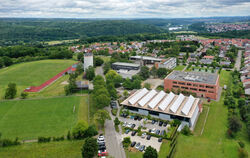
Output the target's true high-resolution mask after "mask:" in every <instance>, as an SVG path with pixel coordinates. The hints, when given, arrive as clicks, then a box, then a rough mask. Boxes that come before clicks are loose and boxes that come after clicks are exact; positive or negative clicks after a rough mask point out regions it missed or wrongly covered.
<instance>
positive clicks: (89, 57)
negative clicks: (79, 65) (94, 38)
mask: <svg viewBox="0 0 250 158" xmlns="http://www.w3.org/2000/svg"><path fill="white" fill-rule="evenodd" d="M90 66H94V61H93V54H92V53H84V64H83V67H84V71H85V70H86V69H87V68H89V67H90Z"/></svg>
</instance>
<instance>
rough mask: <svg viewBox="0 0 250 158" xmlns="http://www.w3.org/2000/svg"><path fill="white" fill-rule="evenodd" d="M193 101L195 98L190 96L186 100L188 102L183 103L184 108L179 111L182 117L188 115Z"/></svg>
mask: <svg viewBox="0 0 250 158" xmlns="http://www.w3.org/2000/svg"><path fill="white" fill-rule="evenodd" d="M194 100H195V98H194V97H193V96H192V95H190V96H189V98H188V101H187V102H186V103H185V105H184V107H183V108H182V110H181V112H182V113H183V114H184V115H188V113H189V111H190V109H191V107H192V105H193V103H194Z"/></svg>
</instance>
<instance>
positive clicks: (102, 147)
mask: <svg viewBox="0 0 250 158" xmlns="http://www.w3.org/2000/svg"><path fill="white" fill-rule="evenodd" d="M98 149H99V150H105V149H106V146H105V145H99V146H98Z"/></svg>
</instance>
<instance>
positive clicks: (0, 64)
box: [0, 57, 4, 69]
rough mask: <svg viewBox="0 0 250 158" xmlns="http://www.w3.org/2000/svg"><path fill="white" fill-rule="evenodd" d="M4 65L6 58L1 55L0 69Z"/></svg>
mask: <svg viewBox="0 0 250 158" xmlns="http://www.w3.org/2000/svg"><path fill="white" fill-rule="evenodd" d="M2 67H4V60H3V58H1V57H0V69H1V68H2Z"/></svg>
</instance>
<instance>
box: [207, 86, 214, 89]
mask: <svg viewBox="0 0 250 158" xmlns="http://www.w3.org/2000/svg"><path fill="white" fill-rule="evenodd" d="M206 88H210V89H214V87H212V86H206Z"/></svg>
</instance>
